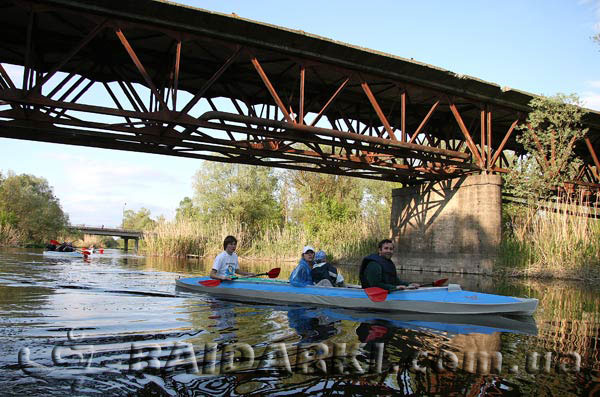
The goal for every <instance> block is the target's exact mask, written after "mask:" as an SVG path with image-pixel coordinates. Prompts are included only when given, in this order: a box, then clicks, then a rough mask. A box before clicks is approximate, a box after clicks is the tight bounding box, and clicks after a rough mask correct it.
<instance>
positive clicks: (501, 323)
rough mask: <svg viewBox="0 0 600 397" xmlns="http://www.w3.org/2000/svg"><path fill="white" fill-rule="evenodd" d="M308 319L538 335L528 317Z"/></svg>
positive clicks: (346, 313)
mask: <svg viewBox="0 0 600 397" xmlns="http://www.w3.org/2000/svg"><path fill="white" fill-rule="evenodd" d="M304 313H305V316H307V317H314V318H318V319H320V320H321V321H323V319H327V320H329V321H337V320H346V321H355V322H361V323H371V324H380V325H389V326H393V327H397V328H407V329H413V330H424V331H427V330H435V331H442V332H447V333H449V334H491V333H494V332H510V333H517V334H528V335H537V325H536V323H535V320H534V318H533V317H531V316H512V317H509V316H506V315H500V314H478V315H471V314H466V315H465V314H462V315H461V314H427V313H414V312H395V313H386V314H385V315H384V316H381V315H379V316H378V315H377V314H373V312H366V311H360V310H349V309H338V308H315V309H306V311H305V312H304Z"/></svg>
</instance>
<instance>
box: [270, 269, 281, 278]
mask: <svg viewBox="0 0 600 397" xmlns="http://www.w3.org/2000/svg"><path fill="white" fill-rule="evenodd" d="M280 272H281V268H280V267H276V268H274V269H271V270H269V271H268V272H267V276H269V278H277V277H279V273H280Z"/></svg>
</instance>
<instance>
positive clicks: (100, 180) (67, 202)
mask: <svg viewBox="0 0 600 397" xmlns="http://www.w3.org/2000/svg"><path fill="white" fill-rule="evenodd" d="M41 157H43V159H44V160H45V161H47V162H53V163H54V164H56V163H59V164H60V168H62V170H63V171H62V172H61V175H60V178H55V179H54V187H55V194H56V195H57V196H58V197H60V200H61V204H62V206H63V209H64V210H65V211H66V212H67V213H69V216H70V218H71V222H72V223H73V224H81V223H85V224H88V225H102V224H104V225H107V226H115V225H118V224H119V223H120V222H121V219H122V214H123V209H124V208H125V209H127V210H134V211H137V210H139V209H140V208H142V207H144V208H147V209H149V210H150V212H151V214H152V217H157V216H159V215H164V216H165V217H167V218H172V217H173V216H174V210H175V207H176V206H177V204H178V200H180V199H181V198H183V195H182V196H181V197H179V199H177V197H178V192H180V191H181V190H182V187H183V186H187V185H189V180H187V178H185V177H181V176H179V174H178V173H177V170H169V169H160V168H157V167H156V164H153V163H147V164H143V163H142V164H136V163H133V162H126V161H124V160H122V161H119V160H114V159H113V160H112V161H107V160H102V158H98V157H95V156H84V155H77V154H70V153H65V152H47V153H44V154H42V156H41ZM109 158H110V157H109ZM175 196H177V197H175ZM174 197H175V199H174ZM125 203H126V204H125Z"/></svg>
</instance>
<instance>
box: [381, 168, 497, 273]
mask: <svg viewBox="0 0 600 397" xmlns="http://www.w3.org/2000/svg"><path fill="white" fill-rule="evenodd" d="M501 188H502V178H501V177H500V176H499V175H472V176H467V177H461V178H456V179H452V180H447V181H439V182H430V183H427V184H424V185H421V186H416V187H408V188H401V189H394V191H393V192H392V216H391V229H392V238H393V240H394V242H395V245H396V252H395V254H394V262H395V263H396V265H397V266H398V267H400V268H401V269H403V270H420V271H445V272H460V273H463V272H464V273H490V272H491V271H492V267H493V263H494V260H495V258H496V254H497V250H498V247H499V245H500V240H501V231H502V229H501V228H502V196H501V194H502V189H501Z"/></svg>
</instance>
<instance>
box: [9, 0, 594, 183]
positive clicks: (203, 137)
mask: <svg viewBox="0 0 600 397" xmlns="http://www.w3.org/2000/svg"><path fill="white" fill-rule="evenodd" d="M0 9H2V13H0V34H1V36H2V45H1V46H0V62H1V63H5V64H6V63H8V64H13V65H21V66H22V67H23V71H24V73H23V76H24V77H23V79H22V81H14V80H13V78H11V75H10V74H9V73H8V72H7V71H6V70H5V68H4V67H2V66H1V65H0V116H1V117H0V136H3V137H9V138H16V139H29V140H37V141H45V142H57V143H67V144H74V145H85V146H94V147H103V148H111V149H119V150H130V151H139V152H149V153H158V154H167V155H173V156H184V157H192V158H198V159H208V160H214V161H224V162H236V163H247V164H255V165H265V166H274V167H280V168H290V169H301V170H312V171H318V172H325V173H332V174H342V175H350V176H360V177H364V178H374V179H384V180H393V181H402V182H405V183H408V184H410V183H413V182H414V183H418V182H419V181H422V180H436V179H448V178H454V177H456V176H460V175H464V174H469V173H473V172H480V171H482V170H486V171H489V172H503V171H505V168H507V167H509V166H510V164H509V162H508V160H507V159H506V158H505V156H504V154H503V153H504V151H506V150H512V151H515V152H517V153H522V152H523V148H522V147H521V146H520V145H519V144H518V143H517V141H516V140H515V136H516V135H517V134H518V133H519V132H518V131H517V130H516V129H515V128H514V127H515V126H516V125H517V124H518V123H520V122H522V121H523V120H524V115H525V113H526V112H527V111H528V110H529V109H528V105H527V104H528V102H529V100H530V99H531V98H532V95H531V94H528V93H525V92H522V91H518V90H515V89H502V88H501V87H499V86H498V85H496V84H493V83H489V82H485V81H482V80H479V79H477V78H474V77H470V76H464V75H461V74H457V73H454V72H451V71H447V70H443V69H441V68H437V67H435V66H432V65H426V64H423V63H420V62H416V61H413V60H409V59H404V58H400V57H397V56H393V55H389V54H384V53H381V52H377V51H373V50H368V49H364V48H360V47H357V46H352V45H349V44H344V43H340V42H337V41H334V40H330V39H326V38H323V37H319V36H315V35H311V34H307V33H305V32H302V31H294V30H290V29H286V28H281V27H277V26H273V25H269V24H264V23H258V22H254V21H249V20H246V19H243V18H240V17H237V16H235V15H224V14H219V13H214V12H210V11H206V10H201V9H196V8H192V7H186V6H181V5H176V4H173V3H167V2H162V1H147V0H132V1H125V2H124V1H121V0H89V1H88V0H86V1H83V0H22V1H13V0H0ZM58 71H60V72H61V73H57V72H58ZM92 87H94V88H95V89H96V91H97V92H98V91H102V92H103V95H104V97H102V99H98V100H96V99H95V98H96V97H98V96H95V97H94V98H93V97H92V96H89V95H86V93H88V92H89V91H90V89H91V88H92ZM181 91H186V92H188V93H190V94H191V95H192V98H191V99H189V98H186V99H185V100H183V97H182V96H181V95H178V93H180V92H181ZM100 97H101V96H100ZM1 101H4V105H2V102H1ZM99 115H101V117H99ZM98 120H102V121H98ZM585 122H586V125H587V126H588V127H590V129H591V131H590V133H589V134H588V141H587V144H581V145H579V146H578V147H576V151H577V154H578V155H579V156H580V157H581V158H582V159H584V161H585V162H586V167H590V166H595V167H596V170H597V169H599V168H600V163H598V159H597V156H596V154H595V153H596V151H597V150H598V149H600V114H599V113H597V112H590V113H589V114H588V116H587V117H586V119H585ZM315 127H319V128H315ZM581 178H587V182H591V183H597V182H598V180H597V173H595V172H592V171H590V170H583V171H582V173H581Z"/></svg>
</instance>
